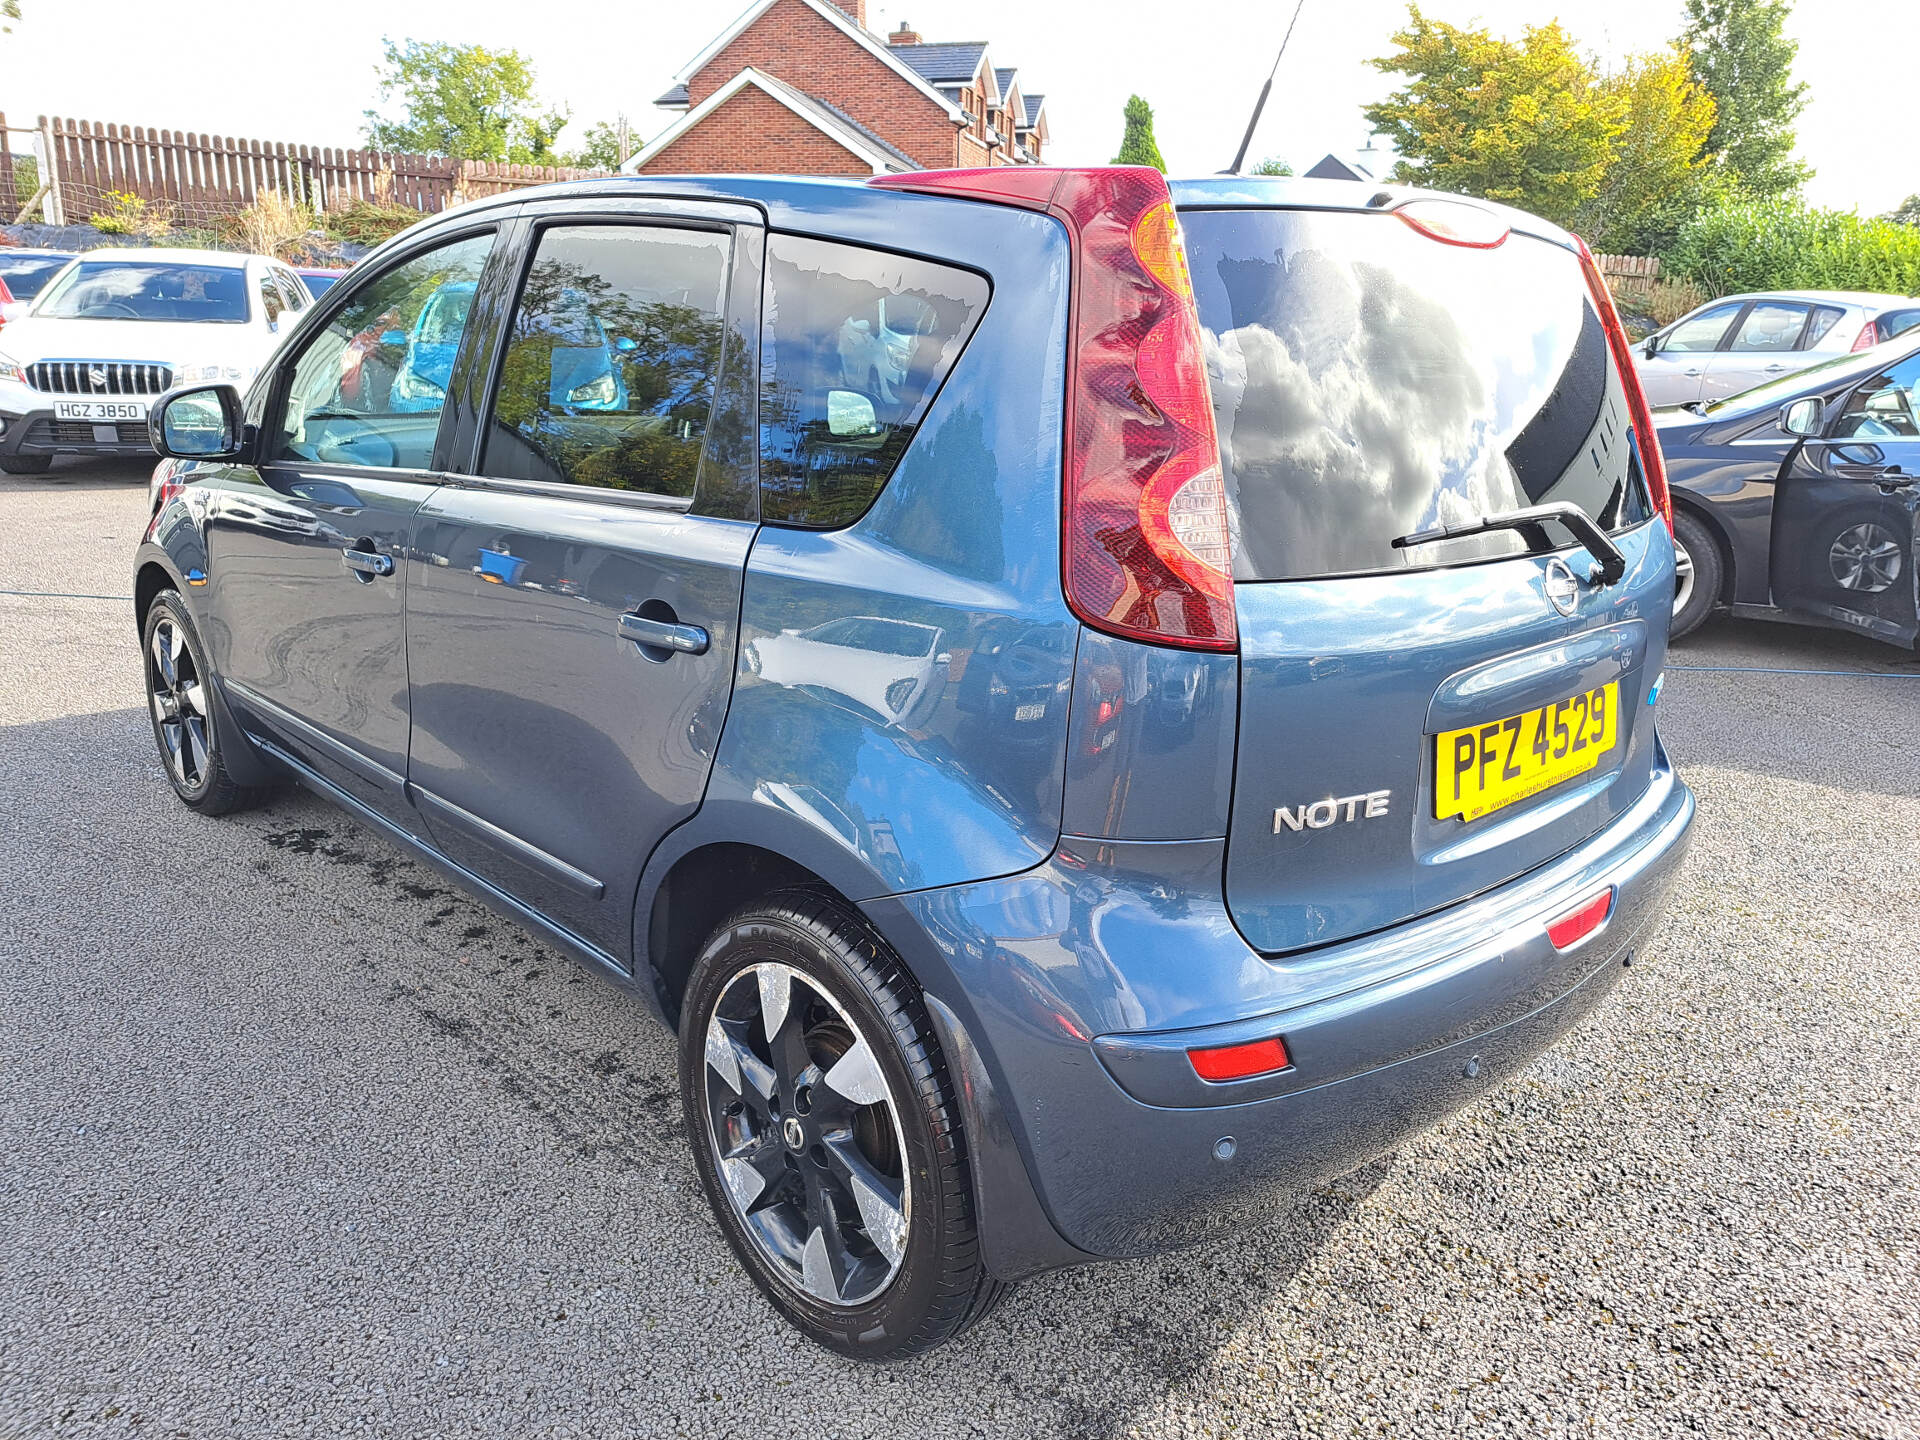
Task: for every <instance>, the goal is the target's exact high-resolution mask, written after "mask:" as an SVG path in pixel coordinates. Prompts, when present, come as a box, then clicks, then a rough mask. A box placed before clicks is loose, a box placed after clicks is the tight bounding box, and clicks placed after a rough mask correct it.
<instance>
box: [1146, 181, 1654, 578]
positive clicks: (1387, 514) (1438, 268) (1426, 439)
mask: <svg viewBox="0 0 1920 1440" xmlns="http://www.w3.org/2000/svg"><path fill="white" fill-rule="evenodd" d="M1182 222H1183V225H1184V227H1185V230H1186V235H1187V249H1188V254H1189V256H1190V259H1191V263H1192V269H1193V285H1194V291H1195V293H1196V295H1197V297H1198V299H1199V306H1200V319H1201V324H1202V326H1203V328H1204V330H1205V332H1206V346H1207V365H1208V371H1209V376H1210V379H1211V382H1212V386H1213V401H1214V415H1215V418H1216V420H1217V422H1218V425H1219V430H1220V453H1221V461H1222V465H1223V467H1224V469H1225V472H1226V481H1227V493H1228V495H1229V497H1230V498H1231V499H1232V500H1233V502H1234V504H1235V507H1236V509H1237V512H1238V513H1237V524H1238V541H1237V543H1236V546H1235V552H1234V577H1235V578H1236V579H1238V580H1294V579H1306V578H1311V577H1317V576H1326V575H1355V574H1367V573H1372V572H1377V571H1383V570H1401V569H1408V568H1414V569H1420V568H1427V567H1432V566H1439V565H1455V564H1464V563H1469V562H1472V561H1476V560H1485V559H1489V558H1494V557H1498V556H1503V555H1512V554H1517V553H1521V552H1523V551H1525V549H1526V548H1527V544H1528V541H1527V539H1526V538H1524V537H1523V535H1522V534H1521V533H1519V532H1515V531H1496V532H1493V533H1491V534H1485V535H1477V536H1471V537H1463V538H1461V539H1456V540H1445V541H1440V542H1438V543H1431V544H1424V545H1418V546H1413V547H1409V548H1404V549H1402V548H1396V547H1395V546H1394V544H1393V542H1394V540H1395V539H1396V538H1397V537H1400V536H1405V535H1410V534H1412V533H1415V532H1417V531H1422V530H1431V529H1433V528H1435V527H1437V526H1441V525H1456V524H1461V523H1464V522H1467V521H1470V520H1474V519H1478V518H1479V517H1481V516H1483V515H1498V514H1503V513H1506V512H1509V511H1513V510H1518V509H1523V508H1525V507H1527V506H1531V505H1543V504H1550V503H1554V502H1559V501H1570V502H1572V503H1573V504H1576V505H1578V506H1580V507H1581V508H1582V509H1584V510H1585V511H1586V512H1587V513H1588V514H1589V515H1591V516H1593V517H1594V519H1595V520H1597V521H1598V522H1599V523H1600V524H1601V525H1602V526H1604V527H1605V528H1606V529H1608V530H1619V529H1623V528H1625V527H1626V526H1629V525H1633V524H1636V523H1639V522H1640V521H1642V520H1645V519H1647V518H1648V517H1649V516H1650V515H1651V513H1652V511H1651V508H1650V505H1649V503H1648V499H1647V494H1646V485H1645V482H1644V480H1643V479H1642V478H1641V475H1640V468H1639V461H1638V458H1637V456H1636V455H1635V453H1634V450H1633V444H1632V439H1631V435H1630V432H1629V429H1628V418H1627V404H1626V392H1625V390H1624V388H1623V387H1622V385H1621V383H1620V377H1619V374H1618V373H1617V371H1616V369H1615V367H1614V364H1613V361H1612V358H1611V356H1610V354H1609V352H1608V348H1607V339H1606V332H1605V330H1604V329H1603V328H1602V325H1601V321H1600V316H1599V314H1598V312H1597V311H1596V310H1595V309H1594V306H1593V302H1592V300H1591V299H1590V298H1589V296H1588V293H1587V287H1586V282H1585V279H1584V277H1583V276H1582V274H1581V270H1580V262H1579V260H1578V258H1577V257H1576V256H1575V255H1574V254H1573V253H1572V252H1571V251H1570V250H1567V249H1565V248H1563V247H1561V246H1558V245H1554V244H1551V243H1549V242H1547V241H1544V240H1538V239H1534V238H1531V237H1528V236H1523V235H1518V234H1515V235H1512V236H1510V237H1508V239H1507V240H1506V241H1505V242H1504V243H1503V244H1501V245H1500V246H1498V247H1497V248H1495V249H1490V250H1486V249H1472V248H1468V247H1464V246H1459V245H1447V244H1442V243H1441V242H1439V241H1436V240H1433V239H1430V238H1428V237H1427V236H1425V235H1423V234H1421V233H1420V232H1418V231H1416V230H1414V229H1413V228H1412V227H1411V226H1410V225H1407V224H1405V223H1403V222H1401V221H1400V220H1398V219H1397V218H1395V217H1394V216H1392V215H1391V214H1388V213H1385V212H1380V211H1371V212H1338V211H1289V210H1211V211H1207V210H1202V211H1188V212H1186V213H1185V214H1184V215H1183V216H1182ZM1550 533H1551V534H1552V536H1553V543H1554V544H1564V543H1566V541H1565V538H1564V537H1563V536H1561V535H1560V534H1559V533H1558V531H1557V530H1556V531H1553V532H1550Z"/></svg>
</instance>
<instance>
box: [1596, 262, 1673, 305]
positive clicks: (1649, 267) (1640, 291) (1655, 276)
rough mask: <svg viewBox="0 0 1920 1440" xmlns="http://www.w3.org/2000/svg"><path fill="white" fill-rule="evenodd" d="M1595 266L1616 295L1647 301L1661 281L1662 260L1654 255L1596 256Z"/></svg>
mask: <svg viewBox="0 0 1920 1440" xmlns="http://www.w3.org/2000/svg"><path fill="white" fill-rule="evenodd" d="M1593 261H1594V264H1596V265H1598V266H1599V267H1600V273H1601V275H1603V276H1605V277H1606V281H1607V288H1608V289H1609V290H1611V291H1613V293H1614V294H1616V295H1631V296H1634V297H1636V298H1638V299H1645V298H1646V297H1647V295H1648V294H1650V293H1651V292H1652V290H1653V287H1654V284H1655V282H1657V281H1658V280H1659V279H1660V260H1659V257H1658V256H1654V255H1596V256H1594V257H1593Z"/></svg>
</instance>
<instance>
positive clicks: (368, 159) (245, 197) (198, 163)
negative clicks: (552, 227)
mask: <svg viewBox="0 0 1920 1440" xmlns="http://www.w3.org/2000/svg"><path fill="white" fill-rule="evenodd" d="M0 124H4V120H0ZM39 129H40V139H41V146H42V148H43V150H50V151H51V155H52V165H51V170H52V176H51V179H52V181H53V184H54V186H55V188H56V195H55V198H54V200H53V203H52V205H51V206H50V210H51V211H52V212H53V213H55V214H58V215H61V216H63V217H64V219H65V220H66V221H67V222H68V223H70V224H71V223H77V222H81V221H84V220H86V218H87V217H88V216H89V215H91V214H94V213H98V212H101V211H107V210H111V209H112V208H113V204H114V202H113V200H112V199H111V198H110V197H112V196H115V195H129V196H133V197H135V198H136V199H139V200H144V201H146V202H147V204H148V206H149V207H154V206H165V207H167V208H168V209H169V211H170V212H171V213H172V215H173V216H174V217H175V218H176V219H177V220H178V221H179V222H180V223H184V224H188V225H192V224H201V223H206V222H208V221H212V220H217V219H220V218H222V217H225V216H228V215H233V214H235V213H237V212H238V211H241V210H244V209H245V208H246V207H247V206H249V205H251V204H252V203H253V202H254V200H255V199H256V198H257V197H258V196H259V195H260V193H261V192H262V191H267V190H273V191H278V192H279V193H280V194H282V195H284V196H286V197H287V198H289V199H292V200H297V201H300V202H301V203H303V204H307V205H311V206H313V207H314V208H315V209H338V208H340V207H342V206H345V205H347V204H350V203H352V202H353V201H355V200H370V201H376V202H378V203H381V204H390V205H404V206H406V207H407V208H408V209H412V210H418V211H420V212H421V213H422V214H428V215H431V214H434V213H436V212H438V211H441V210H444V209H446V208H447V207H448V206H449V205H453V204H458V203H459V202H460V201H462V200H471V199H476V198H478V197H480V196H483V195H494V194H498V193H500V192H501V191H503V190H515V189H519V188H521V187H522V186H527V185H540V184H545V183H547V182H548V181H553V180H577V179H583V178H586V177H589V176H595V175H604V174H607V173H608V172H607V171H604V170H581V169H575V168H572V167H570V166H560V165H509V164H500V163H495V162H492V161H481V160H453V159H449V158H447V157H446V156H444V155H411V154H405V153H401V152H396V151H379V150H344V149H342V150H336V149H331V148H328V147H325V146H315V145H290V144H286V143H284V142H281V141H268V140H245V139H235V138H233V137H231V136H226V135H203V134H195V133H191V132H187V131H174V130H155V129H147V128H145V127H142V126H139V125H103V124H100V123H97V122H90V121H86V120H68V119H62V118H59V117H55V118H53V119H48V118H46V117H45V116H42V117H41V118H40V121H39ZM43 168H46V167H43ZM41 178H42V180H46V179H48V178H49V177H48V176H46V175H44V174H43V175H42V177H41ZM0 183H4V182H3V181H0ZM21 198H22V200H23V201H24V200H25V198H26V197H24V196H23V197H21ZM7 218H9V219H11V218H12V217H11V216H8V217H7Z"/></svg>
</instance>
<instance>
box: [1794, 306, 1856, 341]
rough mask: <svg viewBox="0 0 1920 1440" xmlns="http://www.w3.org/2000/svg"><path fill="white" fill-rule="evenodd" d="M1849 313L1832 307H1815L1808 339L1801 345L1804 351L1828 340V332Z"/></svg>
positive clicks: (1808, 327)
mask: <svg viewBox="0 0 1920 1440" xmlns="http://www.w3.org/2000/svg"><path fill="white" fill-rule="evenodd" d="M1846 313H1847V312H1846V311H1844V310H1841V309H1839V308H1837V307H1836V306H1832V305H1816V306H1814V307H1813V319H1812V320H1811V321H1809V322H1808V324H1807V338H1806V339H1805V341H1803V342H1802V343H1801V346H1800V348H1801V349H1802V350H1811V349H1813V347H1814V346H1816V345H1818V344H1819V343H1820V342H1821V341H1822V340H1824V339H1825V338H1826V335H1827V332H1828V331H1829V330H1831V329H1833V327H1834V326H1835V325H1837V324H1839V323H1840V317H1841V316H1842V315H1844V314H1846Z"/></svg>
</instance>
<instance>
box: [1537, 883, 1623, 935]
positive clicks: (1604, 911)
mask: <svg viewBox="0 0 1920 1440" xmlns="http://www.w3.org/2000/svg"><path fill="white" fill-rule="evenodd" d="M1612 913H1613V887H1612V886H1611V885H1609V886H1608V887H1607V888H1606V889H1604V890H1602V891H1601V892H1600V893H1599V894H1598V895H1596V896H1594V897H1593V898H1592V899H1591V900H1585V901H1582V902H1581V903H1580V905H1579V906H1578V907H1577V908H1576V909H1573V910H1569V911H1568V912H1567V913H1566V914H1564V915H1562V916H1561V917H1560V918H1559V919H1558V920H1552V921H1549V922H1548V924H1547V939H1549V940H1551V941H1552V942H1553V948H1554V949H1556V950H1571V949H1573V947H1574V946H1576V945H1578V944H1580V942H1581V941H1583V940H1588V939H1591V938H1592V937H1593V936H1594V935H1595V934H1597V933H1598V932H1599V930H1600V927H1601V926H1602V925H1604V924H1606V923H1607V916H1609V915H1611V914H1612Z"/></svg>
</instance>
